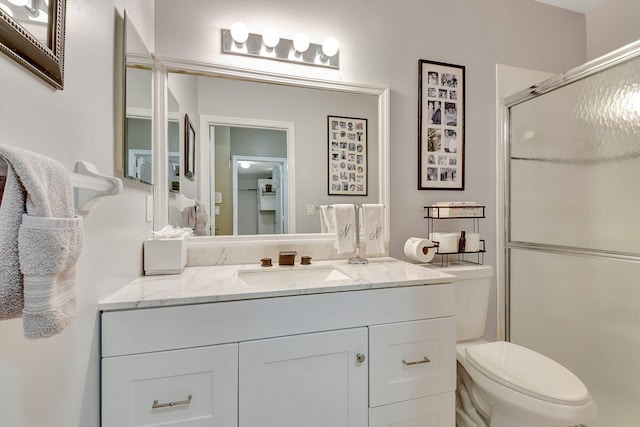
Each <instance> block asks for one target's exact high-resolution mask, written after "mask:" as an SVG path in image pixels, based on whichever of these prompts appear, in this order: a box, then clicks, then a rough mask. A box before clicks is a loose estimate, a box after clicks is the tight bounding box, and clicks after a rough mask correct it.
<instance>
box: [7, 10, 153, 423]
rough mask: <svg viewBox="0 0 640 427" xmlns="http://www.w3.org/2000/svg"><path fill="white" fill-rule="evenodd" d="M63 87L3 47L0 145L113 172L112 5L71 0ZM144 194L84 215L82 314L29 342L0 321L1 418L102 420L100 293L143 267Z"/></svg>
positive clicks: (12, 323)
mask: <svg viewBox="0 0 640 427" xmlns="http://www.w3.org/2000/svg"><path fill="white" fill-rule="evenodd" d="M66 38H67V39H66V60H65V88H64V90H63V91H55V90H53V89H52V88H51V87H49V86H47V85H46V84H44V83H42V82H41V81H40V79H38V78H36V77H34V76H33V75H32V74H31V73H29V72H27V71H25V70H24V69H23V68H21V67H20V66H18V65H17V64H15V63H14V62H13V61H11V60H9V59H8V58H7V57H5V56H4V55H0V93H2V101H1V102H0V143H1V144H8V145H15V146H18V147H23V148H26V149H29V150H33V151H37V152H39V153H41V154H44V155H47V156H49V157H52V158H54V159H56V160H58V161H59V162H61V163H62V164H64V165H65V166H66V167H68V168H69V169H72V168H73V166H74V163H75V161H76V160H77V159H82V160H86V161H89V162H92V163H94V164H95V165H96V167H97V168H98V170H99V171H101V172H103V173H108V174H112V173H114V168H115V166H114V158H115V155H114V101H113V98H114V97H113V91H114V84H113V79H114V62H113V52H114V3H113V2H112V1H105V0H68V1H67V31H66ZM144 194H145V193H143V192H140V191H136V190H131V189H125V192H124V193H123V194H122V195H119V196H116V197H110V198H105V199H103V200H101V201H100V202H99V203H98V207H97V210H96V211H94V212H92V213H91V214H89V216H87V217H85V223H84V228H85V235H86V236H85V244H84V250H83V252H82V256H81V257H80V260H79V263H78V275H77V290H78V304H79V311H78V317H77V319H76V320H75V321H74V322H73V323H72V325H71V326H70V327H69V328H68V329H67V330H65V331H64V332H63V333H61V334H60V335H57V336H54V337H52V338H48V339H44V340H36V341H30V340H27V339H25V338H24V337H23V333H22V320H21V319H16V320H6V321H0V379H1V380H0V383H1V384H2V386H1V387H0V414H1V416H0V419H1V421H0V424H1V425H2V426H7V427H8V426H11V427H42V426H47V427H75V426H78V427H80V426H81V427H95V426H98V425H99V423H98V422H99V334H98V312H97V303H98V300H99V299H100V298H102V297H104V296H106V295H108V294H109V293H111V292H113V291H114V290H116V289H118V288H120V287H121V286H123V285H124V284H126V283H128V282H130V281H131V280H133V279H134V278H136V277H138V276H139V275H140V274H141V272H142V240H143V238H144V237H145V236H147V234H148V233H149V230H150V224H147V223H146V222H145V217H144V207H145V200H144Z"/></svg>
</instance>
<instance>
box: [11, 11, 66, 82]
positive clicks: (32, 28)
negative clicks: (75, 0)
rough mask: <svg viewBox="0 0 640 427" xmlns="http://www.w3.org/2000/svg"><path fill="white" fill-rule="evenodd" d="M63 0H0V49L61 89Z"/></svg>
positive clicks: (62, 70) (63, 26) (63, 31)
mask: <svg viewBox="0 0 640 427" xmlns="http://www.w3.org/2000/svg"><path fill="white" fill-rule="evenodd" d="M64 35H65V0H0V51H2V52H4V53H5V54H6V55H8V56H9V57H10V58H12V59H13V60H14V61H16V62H17V63H19V64H20V65H22V66H23V67H25V68H26V69H28V70H29V71H31V72H32V73H34V74H35V75H36V76H38V77H40V78H41V79H42V80H44V81H45V82H47V83H48V84H50V85H51V86H53V87H54V88H56V89H63V88H64Z"/></svg>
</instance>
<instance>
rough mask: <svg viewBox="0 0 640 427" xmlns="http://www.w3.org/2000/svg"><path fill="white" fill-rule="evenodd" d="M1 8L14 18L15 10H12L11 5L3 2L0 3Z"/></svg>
mask: <svg viewBox="0 0 640 427" xmlns="http://www.w3.org/2000/svg"><path fill="white" fill-rule="evenodd" d="M0 9H1V10H2V11H3V12H4V13H6V14H7V15H9V16H10V17H11V18H13V12H12V11H11V9H10V8H9V6H7V5H6V4H2V3H0Z"/></svg>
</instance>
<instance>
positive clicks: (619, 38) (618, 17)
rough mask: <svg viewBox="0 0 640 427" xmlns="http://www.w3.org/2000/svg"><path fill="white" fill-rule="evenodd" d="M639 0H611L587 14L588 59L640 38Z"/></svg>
mask: <svg viewBox="0 0 640 427" xmlns="http://www.w3.org/2000/svg"><path fill="white" fill-rule="evenodd" d="M638 16H640V2H638V0H609V1H607V2H606V3H604V4H603V5H602V6H600V7H598V8H596V9H594V10H593V11H591V12H589V13H588V14H587V59H589V60H590V59H594V58H597V57H599V56H601V55H604V54H605V53H608V52H611V51H612V50H615V49H617V48H619V47H622V46H624V45H626V44H628V43H631V42H634V41H636V40H638V39H639V38H640V27H639V26H638Z"/></svg>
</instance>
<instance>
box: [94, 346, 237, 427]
mask: <svg viewBox="0 0 640 427" xmlns="http://www.w3.org/2000/svg"><path fill="white" fill-rule="evenodd" d="M237 386H238V345H237V344H228V345H219V346H212V347H201V348H192V349H186V350H175V351H163V352H158V353H147V354H137V355H132V356H118V357H108V358H104V359H102V427H125V426H126V427H134V426H145V427H151V426H171V427H177V426H180V427H205V426H206V427H218V426H219V427H229V426H235V425H237V390H238V388H237Z"/></svg>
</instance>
